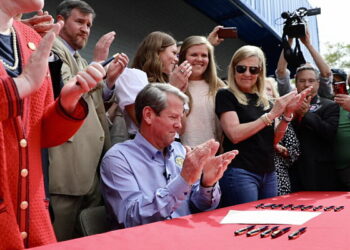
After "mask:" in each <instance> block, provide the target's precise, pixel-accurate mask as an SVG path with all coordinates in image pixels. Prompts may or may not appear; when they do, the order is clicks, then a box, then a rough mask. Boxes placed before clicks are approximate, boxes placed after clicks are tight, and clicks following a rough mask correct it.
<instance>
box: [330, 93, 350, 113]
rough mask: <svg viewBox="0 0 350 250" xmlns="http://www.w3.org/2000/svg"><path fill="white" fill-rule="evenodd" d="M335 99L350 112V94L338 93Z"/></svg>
mask: <svg viewBox="0 0 350 250" xmlns="http://www.w3.org/2000/svg"><path fill="white" fill-rule="evenodd" d="M334 101H335V102H336V103H338V104H339V105H340V106H341V107H342V108H343V109H345V110H346V111H348V112H350V96H349V95H345V94H337V95H336V96H335V97H334Z"/></svg>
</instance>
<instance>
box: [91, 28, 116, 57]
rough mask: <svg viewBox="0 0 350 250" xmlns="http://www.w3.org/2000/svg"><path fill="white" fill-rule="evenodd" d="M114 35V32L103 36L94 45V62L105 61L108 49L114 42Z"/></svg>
mask: <svg viewBox="0 0 350 250" xmlns="http://www.w3.org/2000/svg"><path fill="white" fill-rule="evenodd" d="M115 36H116V34H115V32H114V31H111V32H108V33H107V34H104V35H103V36H102V37H101V38H100V39H99V40H98V41H97V43H96V46H95V49H94V56H93V61H94V62H101V61H104V60H106V59H107V57H108V54H109V48H110V47H111V44H112V42H113V41H114V38H115Z"/></svg>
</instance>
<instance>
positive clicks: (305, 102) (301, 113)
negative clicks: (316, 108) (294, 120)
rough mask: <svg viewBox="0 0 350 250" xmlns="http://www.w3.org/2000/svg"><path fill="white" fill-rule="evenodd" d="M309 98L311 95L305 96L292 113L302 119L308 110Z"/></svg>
mask: <svg viewBox="0 0 350 250" xmlns="http://www.w3.org/2000/svg"><path fill="white" fill-rule="evenodd" d="M311 98H312V97H311V96H308V97H306V98H305V99H304V100H303V102H302V103H301V105H300V106H299V108H298V109H296V110H295V112H294V114H295V116H296V117H298V118H299V119H302V118H303V117H304V115H305V114H306V113H307V112H308V111H309V109H310V102H311Z"/></svg>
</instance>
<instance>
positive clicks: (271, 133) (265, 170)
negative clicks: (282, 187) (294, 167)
mask: <svg viewBox="0 0 350 250" xmlns="http://www.w3.org/2000/svg"><path fill="white" fill-rule="evenodd" d="M265 71H266V70H265V56H264V53H263V52H262V50H261V49H260V48H258V47H255V46H249V45H247V46H243V47H241V48H240V49H239V50H237V51H236V52H235V54H234V55H233V57H232V59H231V62H230V65H229V72H228V83H229V88H227V89H222V90H219V91H218V93H217V95H216V107H215V111H216V114H217V116H218V117H219V119H220V123H221V126H222V128H223V131H224V142H223V149H224V151H225V152H227V151H229V150H231V149H238V150H239V155H238V156H237V157H236V160H235V161H234V162H232V163H231V164H230V165H229V168H228V169H227V170H226V171H225V174H224V176H223V178H222V179H221V180H220V186H221V188H222V192H223V193H222V200H221V201H222V206H229V205H235V204H240V203H245V202H250V201H255V200H259V199H264V198H268V197H273V196H276V195H277V182H276V173H275V167H274V163H273V152H274V145H275V144H277V143H278V142H279V141H280V139H281V138H282V137H283V136H284V132H285V129H286V128H287V125H288V122H289V121H290V120H291V117H292V113H293V111H294V110H295V109H296V108H297V107H299V106H300V105H301V102H302V100H303V99H304V98H305V96H306V94H307V93H308V92H309V89H308V90H307V91H304V92H303V93H300V94H298V95H297V94H296V92H295V91H294V92H291V93H289V94H287V95H285V96H282V97H280V98H277V99H276V101H275V103H274V105H273V106H272V104H271V103H270V102H269V100H268V97H267V95H266V91H265V74H266V73H265ZM306 92H307V93H306ZM282 114H283V117H284V119H282V120H281V122H279V124H278V125H276V126H275V124H274V123H275V122H274V120H275V118H277V117H279V116H281V115H282Z"/></svg>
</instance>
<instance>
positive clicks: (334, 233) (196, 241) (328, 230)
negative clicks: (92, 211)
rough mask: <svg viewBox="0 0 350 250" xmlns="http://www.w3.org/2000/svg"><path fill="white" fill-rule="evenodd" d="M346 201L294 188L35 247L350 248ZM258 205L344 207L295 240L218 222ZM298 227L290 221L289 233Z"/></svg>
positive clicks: (342, 195)
mask: <svg viewBox="0 0 350 250" xmlns="http://www.w3.org/2000/svg"><path fill="white" fill-rule="evenodd" d="M349 199H350V193H347V192H299V193H294V194H291V195H286V196H279V197H274V198H271V199H266V200H260V201H256V202H251V203H246V204H241V205H237V206H232V207H228V208H222V209H217V210H215V211H210V212H205V213H199V214H195V215H189V216H185V217H182V218H177V219H173V220H168V221H162V222H157V223H152V224H148V225H143V226H138V227H134V228H128V229H123V230H116V231H112V232H108V233H104V234H99V235H94V236H89V237H85V238H80V239H76V240H70V241H65V242H60V243H57V244H51V245H46V246H42V247H39V248H35V249H37V250H40V249H42V250H45V249H46V250H49V249H55V250H57V249H84V250H85V249H86V250H89V249H107V250H108V249H121V250H128V249H132V250H141V249H152V250H158V249H159V250H171V249H174V250H184V249H190V250H192V249H193V250H196V249H199V250H204V249H210V250H216V249H230V250H231V249H299V250H300V249H332V250H333V249H342V250H343V249H350V230H349V227H350V205H349V203H348V202H349ZM259 203H277V204H279V203H283V204H289V203H293V204H295V205H297V204H303V205H323V206H329V205H336V206H340V205H344V206H345V209H344V210H342V211H340V212H333V210H332V211H329V212H323V213H322V214H321V215H319V216H317V217H316V218H314V219H312V220H310V221H308V222H307V223H305V224H304V225H303V226H307V232H306V233H304V234H303V235H302V236H301V237H299V238H297V239H295V240H288V237H287V235H288V233H287V234H285V235H283V236H281V237H279V238H276V239H271V237H268V238H264V239H262V238H260V236H259V235H257V236H254V237H246V236H245V235H241V236H234V234H233V233H234V231H235V230H237V229H239V228H242V227H244V225H237V224H232V225H227V224H226V225H221V224H220V221H221V219H222V218H223V217H224V216H225V215H226V214H227V212H228V210H230V209H235V210H256V208H255V205H257V204H259ZM322 211H323V210H322ZM284 226H285V225H282V226H281V227H284ZM303 226H295V225H292V226H291V227H292V229H291V231H290V232H292V231H295V230H297V229H299V228H301V227H303Z"/></svg>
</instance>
